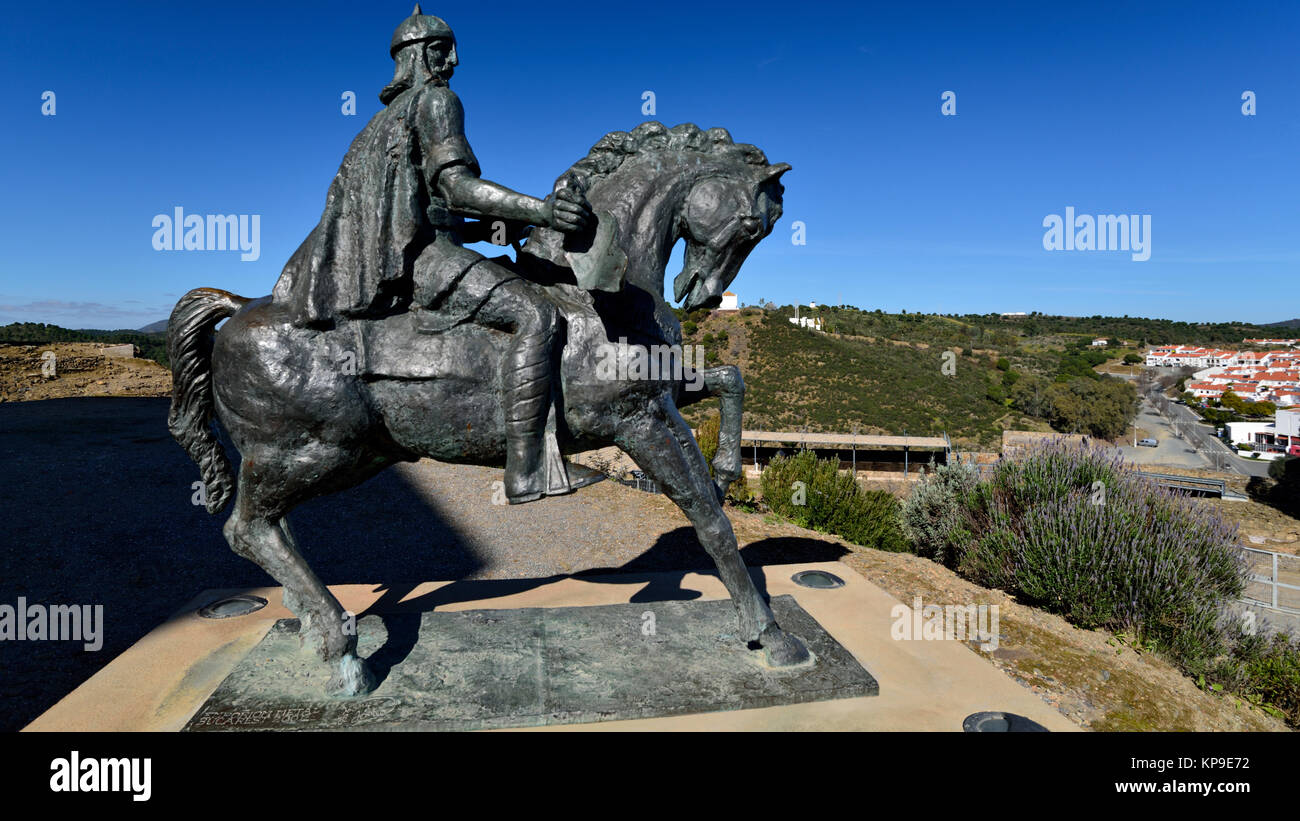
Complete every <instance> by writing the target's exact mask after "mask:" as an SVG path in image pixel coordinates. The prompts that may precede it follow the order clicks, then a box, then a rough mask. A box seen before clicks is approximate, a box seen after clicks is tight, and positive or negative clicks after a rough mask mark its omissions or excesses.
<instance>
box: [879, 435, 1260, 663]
mask: <svg viewBox="0 0 1300 821" xmlns="http://www.w3.org/2000/svg"><path fill="white" fill-rule="evenodd" d="M941 477H942V474H937V475H936V476H935V477H934V478H933V479H931V480H930V481H939V480H940V479H941ZM946 481H947V484H948V485H949V486H954V485H955V486H958V487H960V486H961V485H962V482H961V481H960V480H957V481H953V480H952V479H951V477H950V478H949V479H947V480H946ZM1098 483H1099V484H1098ZM927 485H928V482H927ZM941 498H943V494H939V493H937V492H936V490H935V489H934V488H926V489H924V490H919V491H918V493H916V494H914V495H913V497H912V499H909V500H908V502H907V504H906V505H905V506H904V510H903V517H902V518H903V522H904V525H905V528H906V532H908V533H909V535H911V536H912V538H913V539H914V550H915V551H916V552H918V553H921V554H922V555H929V556H932V557H935V558H940V557H941V560H943V561H945V563H946V564H949V566H952V567H955V568H956V569H957V570H958V571H959V572H960V573H962V574H963V575H965V576H967V577H968V578H970V579H972V580H973V581H976V582H978V583H980V584H983V585H985V586H988V587H996V588H1001V589H1004V590H1006V591H1008V592H1010V593H1013V594H1015V595H1016V596H1018V597H1019V598H1021V599H1022V600H1024V601H1026V602H1027V603H1030V604H1034V605H1036V606H1038V607H1041V608H1043V609H1045V610H1049V611H1051V612H1054V613H1059V614H1061V615H1063V616H1065V617H1066V618H1067V619H1069V620H1070V621H1071V622H1072V623H1074V624H1077V625H1079V626H1080V627H1088V628H1092V627H1104V628H1109V629H1111V630H1116V631H1124V632H1127V633H1129V634H1131V635H1133V636H1135V637H1136V638H1137V639H1138V640H1140V641H1143V642H1148V643H1154V644H1155V645H1156V646H1157V647H1159V648H1161V649H1162V650H1164V651H1165V652H1166V653H1168V654H1169V655H1170V656H1171V657H1173V658H1174V659H1175V660H1177V661H1179V662H1181V663H1184V664H1190V663H1192V662H1193V661H1194V660H1197V659H1206V658H1213V657H1215V656H1218V655H1220V654H1221V653H1223V652H1225V651H1226V650H1227V648H1228V647H1229V642H1230V639H1231V635H1230V631H1229V629H1228V627H1227V626H1226V624H1224V623H1223V622H1222V619H1221V615H1220V614H1221V610H1222V605H1223V604H1224V603H1225V602H1226V601H1229V600H1231V599H1235V598H1237V597H1239V596H1240V595H1241V593H1242V590H1243V589H1244V587H1245V563H1244V560H1243V558H1242V554H1241V551H1240V550H1239V549H1238V548H1237V547H1236V530H1235V527H1233V526H1229V525H1227V524H1225V523H1224V522H1223V521H1222V520H1220V519H1219V518H1218V517H1217V516H1215V514H1214V513H1213V512H1212V511H1210V510H1209V509H1208V508H1205V507H1203V506H1200V505H1197V504H1196V503H1195V502H1194V501H1193V500H1191V499H1189V498H1187V497H1185V496H1182V495H1179V494H1177V493H1174V492H1170V491H1166V490H1164V489H1162V488H1160V487H1158V486H1156V485H1155V484H1153V483H1151V482H1148V481H1147V480H1145V479H1144V478H1143V477H1141V476H1139V475H1138V474H1137V473H1136V472H1135V471H1133V470H1132V469H1130V468H1128V467H1126V466H1125V465H1124V464H1123V463H1122V462H1121V461H1119V460H1118V458H1117V457H1113V456H1110V455H1107V453H1106V452H1104V451H1100V450H1097V449H1090V448H1087V447H1082V448H1081V447H1077V446H1073V445H1069V444H1067V443H1065V442H1064V441H1060V440H1057V441H1055V442H1051V443H1048V444H1045V445H1040V446H1037V447H1034V448H1030V449H1028V450H1026V451H1025V452H1024V453H1023V454H1022V456H1021V458H1018V459H1015V460H1003V461H1002V462H999V463H998V465H997V467H996V468H995V469H994V471H993V475H992V476H991V477H989V478H988V479H987V480H984V481H980V482H978V483H977V484H976V486H975V487H974V488H970V489H965V488H962V489H961V490H959V491H958V492H949V493H947V494H946V498H947V499H948V503H949V504H950V505H951V508H950V509H947V510H936V509H935V506H936V500H937V499H941ZM918 522H919V523H920V525H918ZM926 523H938V524H937V525H935V526H933V527H930V528H929V529H928V530H927V529H926V527H925V524H926ZM936 534H939V535H940V536H941V538H943V539H944V542H943V543H942V544H937V543H936V541H935V539H936ZM917 535H922V536H924V539H923V540H922V541H920V542H916V541H915V540H916V538H917Z"/></svg>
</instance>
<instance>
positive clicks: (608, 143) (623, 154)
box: [565, 121, 769, 190]
mask: <svg viewBox="0 0 1300 821" xmlns="http://www.w3.org/2000/svg"><path fill="white" fill-rule="evenodd" d="M659 151H674V152H680V151H693V152H696V153H700V154H711V155H713V156H716V157H719V158H731V159H734V160H735V161H736V162H741V163H745V164H748V165H753V166H757V167H766V166H767V165H769V163H768V161H767V157H766V156H765V155H764V154H763V152H762V151H760V150H759V149H758V148H757V147H756V146H753V145H749V144H748V143H737V142H734V141H733V140H732V139H731V134H729V133H728V132H727V129H725V128H710V129H708V130H707V131H705V130H703V129H701V128H700V127H699V126H697V125H695V124H693V123H682V124H681V125H677V126H673V127H672V128H668V127H667V126H665V125H664V124H663V123H660V122H655V121H650V122H645V123H641V124H640V125H638V126H637V127H636V128H634V129H632V130H631V131H611V132H609V133H608V134H606V135H605V136H603V137H601V138H600V139H599V140H597V141H596V144H595V145H593V146H592V147H591V150H590V151H588V152H587V156H585V157H583V158H582V159H580V160H578V161H577V162H576V163H574V164H573V165H571V166H569V169H568V171H566V172H565V173H566V174H575V175H577V176H578V178H579V179H580V180H581V181H582V182H583V184H584V188H586V189H587V190H590V189H591V187H592V186H593V185H595V184H596V183H598V182H600V181H601V180H603V179H605V178H606V177H608V176H610V175H611V174H613V173H614V172H616V171H618V169H620V168H622V167H623V164H624V163H626V162H627V161H629V160H632V159H634V158H636V157H643V156H646V155H648V154H652V153H655V152H659Z"/></svg>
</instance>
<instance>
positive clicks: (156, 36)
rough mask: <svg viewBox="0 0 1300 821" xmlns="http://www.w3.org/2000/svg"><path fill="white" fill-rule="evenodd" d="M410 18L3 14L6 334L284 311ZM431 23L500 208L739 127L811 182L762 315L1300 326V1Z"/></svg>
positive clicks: (778, 244)
mask: <svg viewBox="0 0 1300 821" xmlns="http://www.w3.org/2000/svg"><path fill="white" fill-rule="evenodd" d="M989 5H996V8H987V6H989ZM410 6H411V3H409V2H406V0H402V2H387V0H381V1H380V2H371V3H365V4H353V3H333V2H320V1H319V0H318V1H317V2H312V3H302V4H298V3H275V4H262V3H241V2H229V3H221V4H175V3H136V4H122V5H115V4H107V3H96V4H89V3H85V4H83V3H76V2H70V3H67V2H65V3H55V4H40V5H39V6H37V5H36V4H29V5H27V6H26V7H24V8H22V9H21V10H11V11H10V12H9V19H8V21H7V22H8V25H7V26H6V27H5V28H4V30H3V32H0V45H2V46H3V51H2V52H0V64H2V65H3V71H0V105H2V106H3V110H4V111H5V116H4V118H3V121H2V122H3V126H4V127H3V128H0V178H2V179H3V180H4V183H5V184H4V186H3V191H4V196H3V197H0V241H2V242H3V248H4V252H3V253H2V254H0V323H4V322H12V321H37V322H53V323H57V324H60V325H64V326H68V327H111V328H115V327H138V326H140V325H143V324H146V323H148V322H152V321H155V320H158V319H163V318H165V317H166V316H167V314H168V313H169V311H170V308H171V305H172V304H173V303H174V302H175V300H176V298H177V297H179V296H180V295H181V294H182V293H184V292H185V291H187V290H189V289H190V288H194V287H198V286H213V287H219V288H225V289H227V290H232V291H235V292H237V293H241V294H244V295H248V296H254V295H261V294H265V293H268V292H269V291H270V289H271V287H272V285H273V284H274V283H275V280H276V278H277V276H278V275H279V272H280V269H281V268H282V267H283V265H284V263H285V261H286V260H287V259H288V257H289V255H290V254H291V253H292V252H293V251H294V249H295V248H296V247H297V246H298V245H299V244H300V243H301V242H302V240H303V238H304V237H305V236H306V235H307V233H308V232H309V231H310V230H311V229H312V227H313V226H314V225H315V224H316V222H317V220H318V219H319V218H320V213H321V210H322V208H323V206H324V200H325V192H326V190H327V188H328V186H329V183H330V180H331V179H332V177H333V175H334V173H335V171H336V170H337V168H338V164H339V162H340V160H341V159H342V157H343V155H344V153H345V151H346V150H347V147H348V144H349V143H350V141H351V140H352V138H353V137H354V136H355V135H356V133H357V132H358V131H360V130H361V128H362V127H363V126H364V125H365V122H366V120H367V119H369V117H371V116H373V115H374V114H375V113H376V112H377V111H378V110H379V108H380V103H379V100H378V97H377V95H378V92H379V90H380V89H381V88H382V87H383V86H384V85H385V84H386V83H387V82H388V81H389V79H390V78H391V76H392V60H391V58H390V57H389V55H388V42H389V38H390V37H391V35H392V31H393V29H394V27H395V26H396V25H397V24H398V23H399V22H400V21H401V20H402V19H403V18H404V17H405V16H406V15H407V14H409V13H410V10H411V8H410ZM1135 7H1140V8H1135ZM424 8H425V11H426V12H428V13H430V14H437V15H439V16H441V17H443V18H445V19H446V20H447V21H448V22H449V23H450V24H451V25H452V26H453V27H454V29H455V30H456V34H457V38H458V41H459V56H460V60H461V65H460V67H459V68H458V70H457V72H456V76H455V78H454V79H453V80H452V87H453V88H454V89H455V90H456V91H457V93H458V94H459V95H460V97H461V99H462V100H463V102H464V104H465V108H466V115H467V122H466V127H467V132H468V136H469V138H470V141H471V143H472V145H473V147H474V150H475V152H476V154H477V155H478V158H479V160H480V162H481V164H482V167H483V172H484V176H485V177H488V178H489V179H493V180H495V181H497V182H500V183H502V184H504V185H508V186H510V187H512V188H515V189H516V190H520V191H523V192H526V193H530V194H532V195H534V196H542V195H544V194H546V193H547V192H548V191H549V190H550V188H551V184H552V183H553V181H554V179H555V177H556V176H557V175H558V174H559V173H560V172H561V171H563V170H564V169H565V168H566V167H567V166H568V165H569V164H570V163H572V162H573V161H574V160H576V159H578V158H579V157H581V156H582V155H583V154H584V153H585V152H586V150H587V148H588V147H589V146H590V145H591V144H592V143H593V142H595V141H596V139H598V138H599V137H600V136H601V135H603V134H604V133H606V132H607V131H612V130H620V129H621V130H626V129H630V128H632V127H634V126H635V125H636V124H638V123H640V122H643V121H645V120H647V119H657V120H660V121H662V122H664V123H666V124H668V125H675V124H677V123H680V122H694V123H696V124H698V125H700V126H701V127H706V128H707V127H711V126H723V127H725V128H727V129H729V130H730V131H731V133H732V135H733V136H734V137H735V138H736V139H737V140H739V141H742V142H752V143H754V144H756V145H758V146H759V147H760V148H762V149H763V150H764V151H765V152H766V153H767V155H768V158H769V159H770V160H771V161H773V162H778V161H783V162H788V163H790V164H791V165H793V166H794V170H793V171H792V172H790V173H789V174H787V175H786V176H785V178H784V183H785V185H786V197H785V216H784V217H783V218H782V221H781V222H780V223H779V224H778V226H777V228H776V230H775V232H774V233H773V234H772V236H771V237H769V238H768V239H767V240H765V241H764V242H763V243H762V244H760V246H759V247H758V249H757V250H756V251H755V252H754V253H753V255H752V256H751V257H750V259H749V261H748V262H747V263H746V265H745V267H744V268H743V269H742V270H741V273H740V276H739V278H738V279H737V280H736V281H735V283H734V284H733V286H732V290H734V291H736V292H737V293H738V294H739V295H740V298H741V300H742V301H744V302H749V303H754V302H757V301H758V300H759V298H760V297H762V298H765V299H768V300H773V301H776V302H778V303H789V302H794V301H800V302H808V301H810V300H815V301H817V302H839V301H843V302H847V303H849V304H853V305H857V306H859V307H863V308H881V309H884V310H887V311H898V310H903V309H905V310H908V311H926V312H987V311H1017V310H1023V311H1033V310H1038V311H1043V312H1045V313H1062V314H1075V315H1091V314H1098V313H1100V314H1112V315H1122V314H1129V315H1135V316H1136V315H1141V316H1158V317H1167V318H1171V319H1179V320H1206V321H1221V320H1230V319H1238V320H1245V321H1257V322H1270V321H1277V320H1281V319H1287V318H1290V317H1294V316H1300V289H1297V288H1296V285H1297V283H1298V280H1300V273H1298V272H1300V248H1297V245H1296V243H1295V241H1294V240H1295V237H1296V236H1297V230H1296V220H1297V216H1300V209H1298V208H1297V206H1298V205H1300V197H1298V196H1297V180H1300V174H1297V172H1298V171H1300V159H1297V157H1298V156H1300V151H1298V149H1300V83H1298V82H1297V80H1298V79H1300V72H1298V71H1297V69H1300V56H1298V53H1297V51H1296V47H1295V44H1296V42H1298V41H1300V37H1298V35H1300V30H1298V29H1300V26H1297V23H1298V22H1300V11H1298V9H1300V4H1295V3H1290V2H1278V3H1272V4H1256V3H1242V4H1225V3H1197V2H1180V3H1168V4H1157V3H1140V4H1138V3H1105V2H1093V3H1086V4H1052V3H1042V2H1035V3H1023V4H1020V3H998V4H975V3H969V4H967V3H932V2H910V3H887V4H885V3H870V2H868V3H848V4H843V5H840V4H802V5H801V4H790V3H762V2H754V3H748V4H745V5H740V4H718V5H714V4H706V3H699V2H689V3H679V2H665V1H663V0H655V2H645V3H639V4H638V3H634V2H629V3H619V4H611V3H584V2H566V3H555V4H546V5H545V6H543V5H541V4H535V3H510V2H492V3H484V2H473V3H468V2H444V3H436V2H430V3H425V4H424ZM543 9H544V10H543ZM46 90H52V91H54V92H55V94H56V98H55V99H56V106H57V108H56V113H55V115H54V116H42V114H41V106H42V92H44V91H46ZM348 90H351V91H354V92H355V93H356V96H357V116H354V117H347V116H343V114H342V112H341V105H342V101H341V99H340V97H341V95H342V93H343V92H344V91H348ZM646 90H650V91H653V92H654V93H655V95H656V103H657V112H656V114H655V115H654V116H653V117H648V116H645V115H643V114H642V113H641V106H642V98H641V95H642V92H643V91H646ZM948 90H951V91H953V92H955V93H956V95H957V100H956V103H957V114H956V116H953V117H945V116H942V114H941V113H940V106H941V102H942V101H941V99H940V95H941V94H942V93H943V92H944V91H948ZM1245 90H1251V91H1254V92H1255V94H1256V95H1257V114H1256V115H1255V116H1253V117H1247V116H1243V115H1242V112H1241V106H1242V101H1241V95H1242V92H1243V91H1245ZM176 206H180V207H182V208H184V209H185V211H186V213H198V214H210V213H223V214H230V213H235V214H258V215H260V228H261V231H260V245H261V249H260V250H261V255H260V258H259V259H257V260H256V261H251V262H243V261H241V260H240V258H239V254H238V252H223V251H172V252H168V251H157V250H154V248H153V245H152V238H153V234H154V229H153V227H152V220H153V218H154V216H155V215H158V214H171V213H172V209H173V208H175V207H176ZM1067 206H1069V207H1073V208H1074V209H1075V211H1076V213H1078V214H1147V215H1150V216H1151V222H1152V238H1151V258H1150V259H1149V260H1148V261H1146V262H1135V261H1133V260H1132V259H1131V256H1130V254H1128V253H1125V252H1119V251H1115V252H1101V251H1094V252H1085V251H1046V250H1044V248H1043V235H1044V233H1045V230H1046V229H1044V227H1043V219H1044V218H1045V217H1046V216H1047V215H1049V214H1064V212H1065V208H1066V207H1067ZM795 220H800V221H802V222H803V223H805V225H806V239H807V244H806V245H795V244H793V243H792V242H791V235H792V232H791V223H792V222H793V221H795ZM675 273H676V268H675V267H674V268H672V269H670V271H669V280H670V281H671V277H672V275H673V274H675Z"/></svg>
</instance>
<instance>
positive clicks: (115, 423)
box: [0, 398, 848, 731]
mask: <svg viewBox="0 0 1300 821" xmlns="http://www.w3.org/2000/svg"><path fill="white" fill-rule="evenodd" d="M167 406H168V400H166V399H142V398H83V399H52V400H47V401H42V402H21V403H4V404H2V405H0V476H2V477H3V487H4V490H5V495H6V498H5V503H4V507H3V512H2V513H0V604H9V605H11V606H12V605H15V604H16V603H17V598H18V597H20V596H22V597H25V598H26V600H27V601H28V603H42V604H47V605H53V604H91V605H95V604H99V605H103V606H104V623H105V629H104V637H103V639H104V644H103V647H102V649H101V650H99V651H98V652H86V651H84V650H83V649H82V646H81V644H80V643H75V642H53V641H41V642H32V641H24V642H17V641H5V642H0V705H3V706H0V731H10V730H17V729H20V728H21V727H23V726H25V725H26V724H27V723H28V722H30V721H31V720H32V719H33V718H35V717H36V716H37V715H39V714H40V713H41V712H43V711H44V710H46V709H48V708H49V707H50V706H51V705H53V704H54V703H55V702H56V701H58V700H59V699H60V698H61V697H62V696H63V695H64V694H66V693H67V692H69V691H71V690H72V689H74V688H75V687H77V686H78V685H79V684H80V683H81V682H83V681H85V680H86V679H87V678H89V677H90V676H91V675H92V674H94V673H95V672H96V671H97V670H99V669H100V668H102V667H103V666H104V665H105V664H107V663H108V662H109V661H110V660H112V659H113V658H114V657H116V656H117V655H118V654H120V653H121V652H123V651H124V650H125V649H126V648H128V647H129V646H130V645H132V644H133V643H135V642H136V641H138V640H139V639H140V638H141V637H142V636H144V635H145V634H146V633H148V632H149V631H150V630H152V629H153V628H154V627H156V626H158V625H159V624H161V623H162V622H163V621H165V620H166V619H167V617H168V616H170V615H171V613H173V612H174V611H175V610H176V608H178V607H180V606H181V605H182V604H184V603H185V602H186V601H187V600H188V599H190V598H191V597H193V596H194V595H195V594H196V593H197V592H199V591H200V590H204V589H207V588H229V587H243V586H259V585H266V584H272V583H273V582H272V580H271V579H270V577H269V576H267V575H266V574H265V573H264V572H263V571H262V570H261V569H260V568H258V567H257V566H255V565H253V564H252V563H250V562H248V561H245V560H244V559H242V558H239V557H238V556H236V555H234V554H233V553H231V552H230V549H229V548H228V547H227V546H226V542H225V539H224V538H223V537H222V535H221V525H222V524H223V523H224V521H225V519H226V514H221V515H218V516H210V515H208V514H207V513H206V512H205V511H204V510H203V508H201V507H197V506H195V505H193V504H191V502H190V498H191V495H192V493H193V490H192V489H191V483H192V482H194V481H196V480H197V479H198V469H197V468H196V467H195V466H194V465H193V464H192V463H191V462H190V461H189V458H188V457H187V456H186V455H185V453H184V451H182V450H181V448H180V447H179V446H178V445H177V444H176V443H175V442H173V441H172V439H171V436H170V435H169V434H168V432H167V428H166V416H167ZM231 453H232V456H233V455H234V452H233V450H232V451H231ZM500 479H501V471H500V470H493V469H488V468H477V467H465V466H453V465H445V464H439V463H437V462H432V461H427V460H426V461H422V462H419V463H414V464H406V465H398V466H396V467H394V468H392V469H390V470H387V471H385V472H384V473H382V474H380V475H379V476H377V477H375V478H374V479H371V480H370V481H369V482H367V483H366V484H364V485H362V486H361V487H358V488H353V489H352V490H349V491H346V492H344V493H341V494H338V495H335V496H330V497H326V498H323V499H316V500H314V501H312V502H310V503H308V504H306V505H303V506H302V507H301V508H299V509H298V510H297V511H296V512H295V513H294V514H293V516H292V524H293V528H294V532H295V535H296V537H297V539H298V542H299V544H300V545H301V546H302V548H303V550H304V553H305V555H306V557H307V559H308V561H310V562H311V564H312V567H313V568H314V569H315V570H316V572H317V574H318V575H319V576H320V577H321V578H322V579H323V580H324V581H325V583H326V584H342V583H367V582H373V583H375V584H377V585H380V584H382V585H385V586H388V587H400V586H402V585H403V584H408V583H417V582H421V581H431V580H447V579H483V578H498V579H500V578H543V579H545V578H553V577H555V576H557V575H563V574H573V573H580V572H583V571H603V572H611V571H625V572H636V571H646V570H678V569H707V568H710V567H711V566H712V565H711V562H710V561H709V559H708V557H707V556H706V555H705V554H704V552H703V550H702V549H701V548H700V547H699V543H698V542H697V541H696V539H695V535H694V531H693V530H691V528H690V526H689V524H688V523H687V521H686V519H685V517H684V516H683V515H682V514H681V512H680V511H679V510H678V509H677V508H676V507H675V506H673V505H672V504H671V503H670V502H669V501H668V500H667V499H666V498H664V497H663V496H657V495H651V494H647V493H641V492H640V491H637V490H633V489H631V488H626V487H622V486H620V485H617V484H615V483H613V482H601V483H599V484H597V485H593V486H591V487H588V488H584V489H582V490H581V491H579V492H578V493H576V494H573V495H571V496H566V497H554V498H550V499H546V500H543V501H540V502H534V503H532V504H528V505H522V506H506V505H494V504H492V496H493V483H494V482H496V481H500ZM733 521H734V522H735V526H736V531H737V537H738V539H739V541H740V542H741V544H742V546H743V550H742V553H743V555H744V556H745V560H746V562H748V563H749V564H750V565H759V564H781V563H791V562H805V561H832V560H835V559H838V558H840V557H841V556H843V555H845V554H846V553H847V552H848V551H847V550H846V549H845V548H844V547H843V546H841V545H840V544H839V543H838V542H836V541H835V540H828V539H821V538H817V537H816V534H811V533H809V532H808V531H804V530H802V529H800V528H797V527H794V526H792V525H785V524H768V523H766V522H765V521H764V518H763V517H761V516H755V515H749V514H743V513H736V514H734V515H733ZM358 548H361V549H358ZM655 593H656V594H657V595H659V596H660V597H664V596H667V597H671V593H672V591H655Z"/></svg>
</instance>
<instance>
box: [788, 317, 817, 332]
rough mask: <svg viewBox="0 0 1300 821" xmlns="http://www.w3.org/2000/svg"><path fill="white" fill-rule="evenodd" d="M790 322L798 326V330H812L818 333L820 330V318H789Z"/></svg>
mask: <svg viewBox="0 0 1300 821" xmlns="http://www.w3.org/2000/svg"><path fill="white" fill-rule="evenodd" d="M790 322H791V323H792V324H795V325H798V326H799V327H800V328H812V329H813V330H814V331H820V330H821V329H822V318H821V317H811V316H792V317H790Z"/></svg>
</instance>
